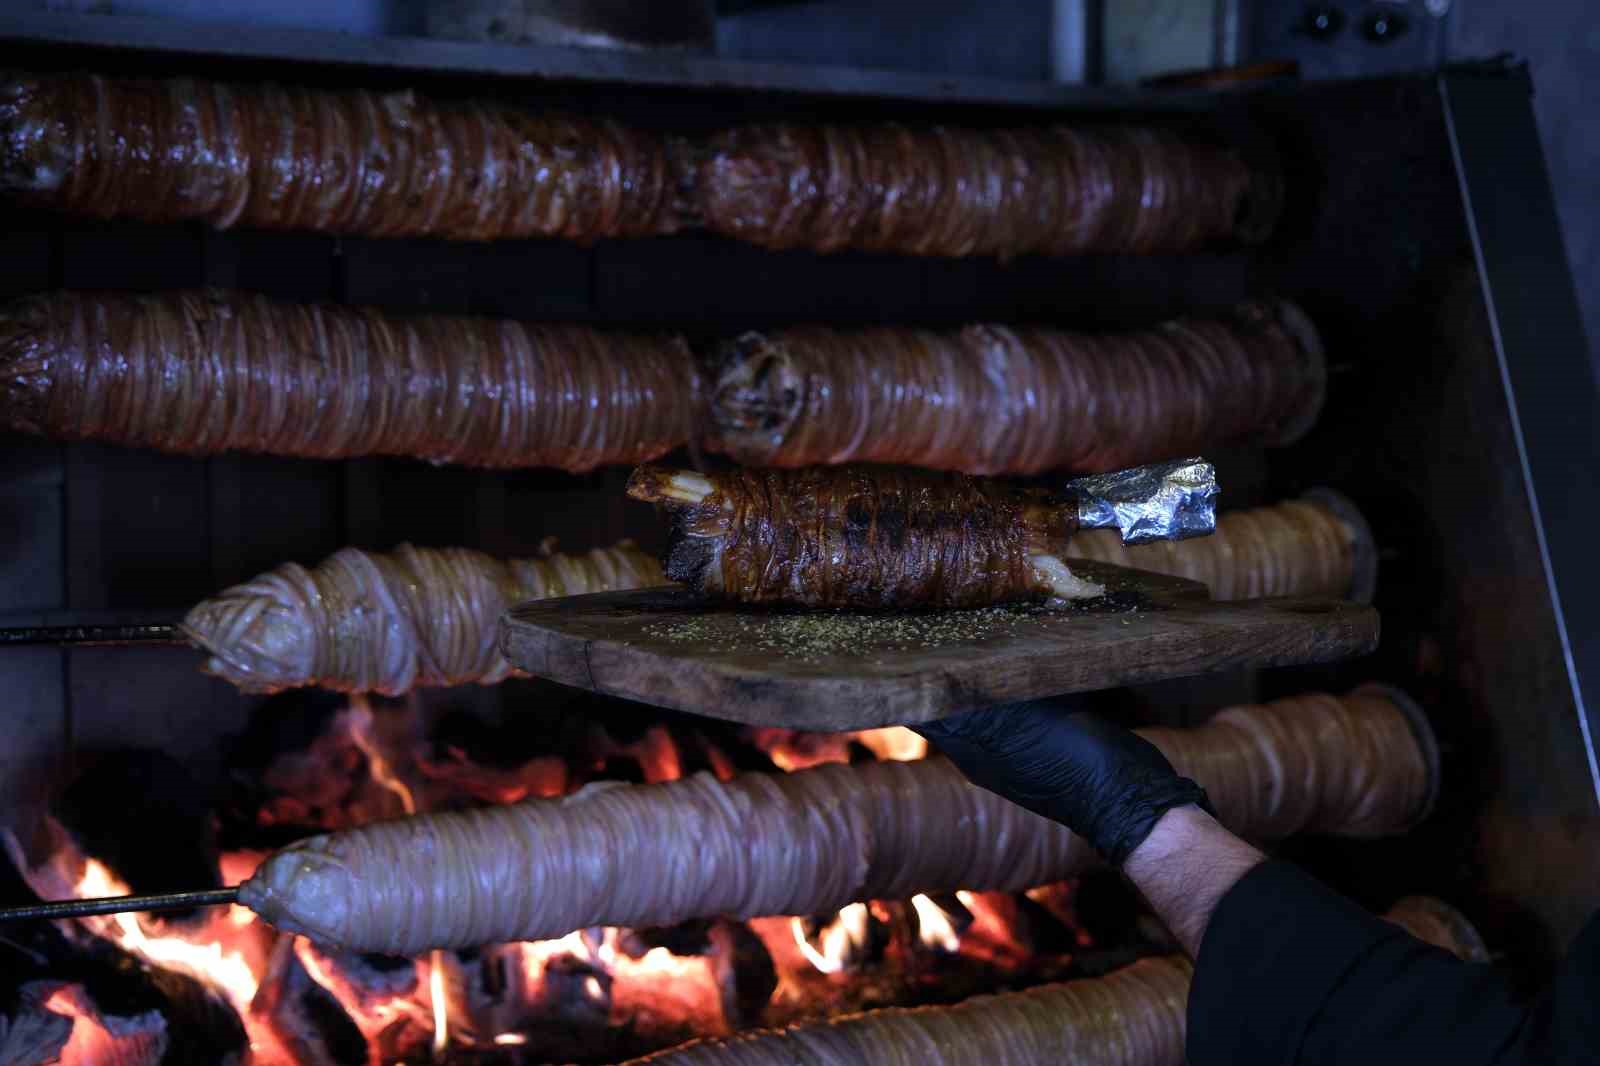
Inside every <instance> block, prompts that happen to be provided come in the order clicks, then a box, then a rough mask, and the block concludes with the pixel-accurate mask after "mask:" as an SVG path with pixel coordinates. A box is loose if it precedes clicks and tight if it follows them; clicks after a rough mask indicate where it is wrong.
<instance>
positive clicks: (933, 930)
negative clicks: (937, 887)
mask: <svg viewBox="0 0 1600 1066" xmlns="http://www.w3.org/2000/svg"><path fill="white" fill-rule="evenodd" d="M963 902H965V901H963ZM911 907H912V909H913V910H915V911H916V912H917V938H918V939H919V940H921V941H922V943H923V944H924V945H925V946H927V947H930V948H933V949H934V950H935V951H944V952H949V953H952V954H953V953H954V952H955V951H956V950H957V949H958V948H960V947H961V937H960V936H958V935H957V934H956V927H955V926H954V925H952V924H951V923H950V916H949V915H947V914H945V912H944V911H943V910H941V909H940V907H939V905H938V904H937V903H935V902H934V901H933V900H931V899H929V898H928V897H927V896H925V895H920V894H919V895H915V896H912V897H911Z"/></svg>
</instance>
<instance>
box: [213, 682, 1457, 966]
mask: <svg viewBox="0 0 1600 1066" xmlns="http://www.w3.org/2000/svg"><path fill="white" fill-rule="evenodd" d="M1400 699H1401V700H1402V703H1403V697H1402V698H1400ZM1402 703H1397V702H1396V697H1394V696H1392V695H1391V694H1390V693H1389V692H1388V691H1387V690H1383V689H1376V688H1363V689H1358V690H1356V691H1355V692H1352V693H1350V694H1349V695H1347V696H1343V697H1334V696H1328V695H1322V694H1309V695H1306V696H1301V697H1295V698H1291V699H1287V700H1279V701H1277V702H1275V703H1270V704H1265V705H1260V706H1248V707H1236V708H1232V709H1230V710H1227V711H1223V712H1221V713H1220V714H1218V715H1217V716H1215V717H1214V718H1212V719H1211V720H1210V721H1209V722H1207V723H1206V724H1205V725H1203V726H1199V727H1196V728H1192V729H1147V730H1142V731H1141V733H1142V735H1144V736H1145V737H1146V738H1147V739H1149V740H1150V741H1151V742H1152V743H1154V744H1155V745H1156V747H1158V748H1160V749H1161V750H1162V751H1163V752H1164V753H1165V754H1166V756H1167V757H1168V758H1169V759H1170V760H1171V761H1172V763H1173V766H1174V767H1175V769H1176V770H1177V771H1178V773H1180V774H1183V775H1184V776H1186V777H1190V778H1192V779H1194V780H1195V781H1197V782H1199V784H1200V785H1201V786H1202V787H1204V788H1205V789H1206V792H1207V794H1208V796H1209V797H1210V799H1211V803H1212V805H1213V807H1214V808H1215V809H1216V812H1217V815H1218V818H1219V819H1220V820H1221V822H1222V823H1223V824H1224V825H1226V826H1228V827H1229V828H1231V829H1232V830H1234V831H1235V832H1237V833H1239V834H1241V835H1243V836H1246V837H1262V838H1272V837H1282V836H1287V835H1289V834H1292V833H1297V832H1322V833H1335V834H1342V835H1348V836H1357V837H1369V836H1380V835H1384V834H1387V833H1394V832H1400V831H1403V830H1404V829H1406V828H1409V827H1410V826H1411V825H1412V824H1413V823H1414V822H1415V821H1417V820H1418V819H1420V818H1421V817H1422V816H1423V815H1424V814H1425V813H1426V812H1427V809H1428V806H1429V804H1430V803H1431V797H1432V793H1433V789H1434V787H1435V785H1436V781H1435V779H1434V776H1433V769H1432V768H1433V766H1434V761H1433V760H1432V759H1430V756H1429V754H1428V753H1429V751H1430V750H1431V745H1432V738H1431V734H1429V733H1428V732H1427V726H1426V723H1425V722H1423V721H1421V719H1420V717H1415V716H1413V715H1411V714H1410V713H1408V711H1406V710H1403V709H1402ZM1093 861H1095V860H1094V856H1093V854H1092V852H1091V849H1090V848H1089V847H1088V845H1087V844H1085V843H1084V842H1083V840H1082V839H1081V838H1079V837H1076V836H1074V835H1073V834H1072V833H1071V832H1069V831H1068V830H1067V829H1066V828H1065V827H1064V826H1061V825H1059V824H1057V823H1055V822H1051V821H1048V820H1046V819H1044V818H1041V817H1040V816H1038V815H1036V814H1033V813H1031V812H1029V811H1027V810H1025V809H1023V808H1022V807H1018V806H1017V805H1015V804H1013V803H1010V802H1008V801H1006V800H1004V799H1001V798H1000V797H999V796H996V795H995V794H994V793H992V792H987V791H985V790H983V789H981V788H979V787H977V786H976V785H973V784H971V783H970V782H968V781H967V780H966V779H965V778H964V777H962V775H961V773H960V771H958V770H957V769H956V768H955V767H954V766H953V765H951V764H950V762H949V761H948V760H946V759H944V758H942V757H937V758H930V759H922V760H919V761H916V762H873V763H858V764H848V765H846V764H831V765H827V766H821V767H816V768H814V769H810V770H800V771H797V772H795V773H791V774H769V773H752V774H743V775H739V776H736V777H733V778H731V779H729V780H719V779H718V778H716V777H714V776H712V775H711V774H708V773H701V774H695V775H693V776H691V777H686V778H683V779H682V780H678V781H671V782H667V783H665V784H656V785H624V784H620V783H605V784H598V785H591V786H589V787H587V788H585V789H583V790H582V791H580V792H578V793H575V794H573V795H571V796H567V797H565V798H562V799H555V800H533V801H525V802H522V803H518V804H513V805H510V806H505V807H494V808H486V809H481V810H474V811H464V812H453V813H441V814H431V815H424V816H422V817H416V818H409V819H405V820H402V821H395V822H386V823H380V824H374V825H369V826H364V827H362V828H360V829H355V830H350V831H347V832H342V833H334V834H328V835H323V836H318V837H313V838H310V839H308V840H304V841H301V842H299V843H297V844H295V845H293V846H291V847H289V848H286V849H284V850H283V851H280V852H278V853H277V854H275V855H274V856H272V857H271V858H269V859H268V860H267V861H266V862H265V863H264V864H263V865H262V866H261V868H260V869H258V870H257V871H256V873H255V875H254V876H253V877H252V878H251V879H250V880H249V881H247V882H245V884H244V885H243V886H242V888H241V890H240V899H241V901H242V902H244V903H246V904H247V905H248V906H250V907H252V908H254V909H255V910H256V911H257V912H258V913H259V914H261V916H262V917H264V918H265V919H267V920H268V921H269V922H272V923H274V924H276V925H279V926H281V927H283V928H285V929H287V930H290V931H292V932H297V933H305V934H307V935H310V936H312V937H313V938H315V939H316V940H318V941H320V942H323V943H327V944H331V945H337V946H341V947H343V948H347V949H351V950H357V951H382V952H388V953H392V954H415V953H416V952H418V951H422V950H426V949H429V948H448V947H467V946H472V945H478V944H487V943H494V942H498V941H510V940H541V939H548V938H551V937H559V936H563V935H565V934H567V933H569V932H571V931H572V930H574V929H581V928H585V927H587V926H592V925H620V926H627V927H630V928H642V927H649V926H658V925H671V924H673V923H675V922H680V921H685V920H688V919H690V918H703V917H709V916H712V915H729V916H733V917H739V918H748V917H753V916H756V915H774V914H777V915H782V914H819V913H823V912H828V911H834V910H838V909H839V908H840V907H842V906H844V905H845V904H847V903H851V902H855V901H858V900H868V899H905V898H907V897H910V896H912V895H914V894H916V893H918V892H954V891H956V890H958V889H963V888H966V889H973V890H984V889H1003V890H1020V889H1023V888H1028V887H1031V886H1033V885H1038V884H1045V883H1048V882H1051V881H1059V880H1061V879H1063V878H1066V877H1069V876H1072V875H1073V874H1075V873H1077V872H1079V871H1081V870H1082V869H1084V868H1085V867H1086V866H1087V865H1089V864H1090V863H1092V862H1093ZM641 869H646V870H663V871H670V872H671V876H669V877H639V876H637V875H638V872H639V871H640V870H641Z"/></svg>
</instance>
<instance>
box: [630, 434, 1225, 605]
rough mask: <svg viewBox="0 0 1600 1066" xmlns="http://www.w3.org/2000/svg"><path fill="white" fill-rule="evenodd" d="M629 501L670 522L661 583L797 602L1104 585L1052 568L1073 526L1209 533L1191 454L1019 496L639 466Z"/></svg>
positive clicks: (977, 596)
mask: <svg viewBox="0 0 1600 1066" xmlns="http://www.w3.org/2000/svg"><path fill="white" fill-rule="evenodd" d="M628 495H629V496H632V497H633V498H634V499H637V500H645V501H647V502H650V503H656V504H660V505H662V506H664V507H666V508H667V509H668V510H669V511H671V512H672V515H673V539H672V541H671V544H670V547H669V549H668V554H667V561H666V571H667V576H668V577H670V578H672V579H673V580H675V581H681V582H684V583H685V584H687V585H688V586H690V587H691V588H693V589H694V590H695V591H696V592H698V593H700V594H701V595H703V596H707V597H710V598H713V599H725V600H735V601H739V602H743V603H793V604H801V605H804V606H807V607H868V608H874V607H878V608H881V607H936V608H963V607H979V606H985V605H989V604H995V603H1005V602H1009V601H1015V600H1030V599H1031V600H1044V599H1061V600H1072V599H1085V598H1089V597H1093V596H1098V595H1100V594H1101V593H1103V592H1104V591H1105V589H1104V588H1103V587H1102V586H1100V585H1099V584H1096V583H1095V582H1092V581H1086V580H1084V579H1083V578H1080V577H1078V576H1076V575H1074V574H1073V573H1072V572H1071V570H1070V569H1068V567H1067V565H1066V563H1065V562H1063V560H1062V557H1061V556H1062V552H1063V550H1064V549H1065V547H1066V544H1067V538H1069V537H1070V536H1071V535H1072V534H1073V533H1075V532H1076V531H1078V530H1079V529H1083V528H1090V527H1102V526H1104V527H1115V528H1117V529H1118V531H1119V532H1120V533H1121V534H1122V536H1123V537H1124V538H1126V539H1130V540H1149V539H1158V538H1165V537H1186V536H1194V535H1197V534H1200V533H1209V532H1210V531H1211V529H1212V526H1213V524H1214V518H1213V516H1212V511H1211V508H1212V505H1213V501H1214V499H1215V496H1216V483H1215V471H1214V470H1213V468H1212V467H1211V465H1210V464H1209V463H1206V462H1204V461H1203V460H1200V459H1184V460H1178V461H1176V462H1171V463H1163V464H1158V465H1154V466H1148V467H1141V468H1138V469H1136V470H1128V471H1122V472H1120V473H1119V474H1114V475H1109V476H1105V477H1095V478H1082V479H1079V480H1077V481H1073V482H1071V483H1069V484H1068V485H1066V486H1065V487H1063V488H1061V489H1059V490H1055V489H1044V488H1021V487H1018V486H1014V485H1011V484H1008V483H1006V482H1001V481H995V480H989V479H984V478H974V477H969V476H967V475H965V474H956V473H940V472H934V471H927V470H914V469H909V468H908V469H899V468H894V467H876V466H844V467H808V468H805V469H801V470H729V471H724V472H722V473H719V474H716V475H714V476H706V475H702V474H697V473H694V472H692V471H687V470H672V469H667V468H664V467H657V466H642V467H640V468H639V469H637V470H635V471H634V472H633V476H632V477H630V478H629V479H628Z"/></svg>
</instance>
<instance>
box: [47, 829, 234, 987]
mask: <svg viewBox="0 0 1600 1066" xmlns="http://www.w3.org/2000/svg"><path fill="white" fill-rule="evenodd" d="M75 891H76V894H77V895H78V897H79V898H80V899H92V898H95V897H98V896H123V895H127V894H128V893H129V891H130V890H129V888H128V886H127V885H126V884H124V883H123V882H122V881H120V880H119V879H118V878H117V877H116V875H115V874H113V873H112V872H111V871H110V870H109V869H107V868H106V866H105V864H103V863H101V862H100V861H98V860H96V859H86V860H85V861H84V872H83V877H82V878H80V879H79V881H78V883H77V885H76V887H75ZM83 921H84V924H85V925H87V926H88V927H89V929H90V930H91V931H93V932H94V933H95V934H96V935H97V936H102V937H105V938H106V939H108V940H111V941H113V942H115V943H116V944H117V945H118V946H119V947H121V948H122V949H123V950H124V951H127V952H130V953H131V954H134V955H137V956H138V957H139V958H141V959H143V960H145V961H146V962H148V963H150V964H152V965H154V966H159V967H161V968H162V969H166V970H176V971H178V972H180V973H185V974H188V975H189V976H190V977H193V978H196V979H197V980H199V981H201V982H203V983H204V984H206V985H208V986H210V987H211V988H214V989H216V990H217V991H219V992H221V993H222V994H223V995H224V996H226V997H227V999H228V1002H229V1003H231V1004H233V1008H234V1010H236V1011H238V1012H239V1013H240V1014H241V1015H243V1014H245V1013H247V1012H248V1010H249V1008H250V1001H251V1000H252V999H254V998H255V995H256V987H257V981H256V975H255V973H254V972H252V971H251V969H250V965H249V963H247V962H245V960H244V956H243V955H241V954H240V953H238V952H235V951H224V950H223V949H222V944H221V943H219V942H217V941H211V942H210V943H205V944H194V943H190V942H189V941H187V940H184V939H183V938H181V937H177V936H159V937H158V936H148V935H147V934H146V933H145V931H144V929H143V928H142V927H141V926H140V925H139V916H138V915H137V914H129V913H122V914H111V915H105V916H102V917H99V918H86V919H83Z"/></svg>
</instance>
